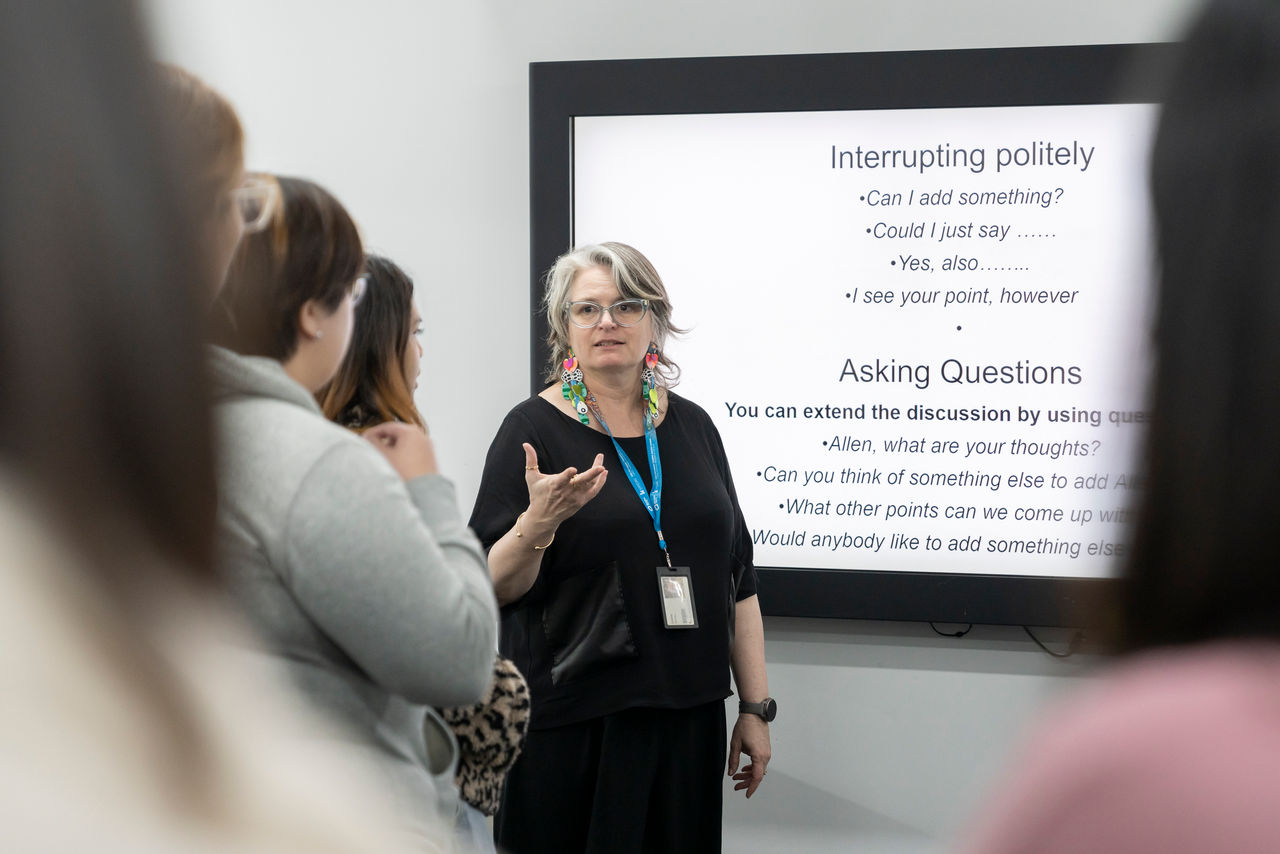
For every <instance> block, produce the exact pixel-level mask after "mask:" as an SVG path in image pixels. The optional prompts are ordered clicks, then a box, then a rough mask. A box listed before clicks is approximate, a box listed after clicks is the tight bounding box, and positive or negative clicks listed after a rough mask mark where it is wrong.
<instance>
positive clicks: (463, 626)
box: [210, 178, 497, 844]
mask: <svg viewBox="0 0 1280 854" xmlns="http://www.w3.org/2000/svg"><path fill="white" fill-rule="evenodd" d="M277 182H278V185H279V200H280V201H279V204H278V205H276V206H275V209H274V211H273V212H272V213H271V214H270V216H269V217H268V222H267V224H266V227H265V228H264V229H263V230H261V231H258V232H255V233H253V234H248V235H246V236H245V237H244V239H243V240H242V241H241V243H240V248H239V250H238V251H237V255H236V257H235V259H234V260H233V262H232V266H231V270H230V272H229V274H228V277H227V281H226V284H225V285H224V286H223V288H222V292H221V293H220V294H219V296H218V300H217V303H216V304H215V306H214V308H213V318H214V323H215V329H214V341H215V342H216V343H217V344H218V345H220V346H215V347H213V348H212V349H211V357H210V368H211V371H212V375H213V381H214V395H215V415H216V424H217V430H218V448H219V461H218V490H219V499H220V500H219V513H218V528H217V540H218V542H217V545H218V559H219V561H220V563H221V566H222V567H223V568H224V570H225V571H226V572H227V574H228V576H229V579H230V581H231V583H232V586H233V588H234V590H235V593H236V595H237V597H238V599H239V600H240V602H241V604H242V605H243V607H244V609H245V612H246V613H247V614H248V616H249V617H250V619H251V620H252V622H253V624H254V626H255V627H256V628H257V629H258V630H259V632H260V633H261V634H262V636H263V638H264V639H265V640H266V642H267V647H268V650H267V651H268V652H269V653H270V654H271V655H273V656H276V657H277V658H278V659H279V660H280V661H282V662H283V663H284V665H285V666H286V667H287V668H288V670H289V672H290V673H291V674H292V676H293V677H294V679H295V681H296V682H297V684H298V685H299V686H300V687H301V689H302V690H303V692H304V693H305V694H306V696H307V697H308V698H309V699H310V700H311V701H312V702H313V703H314V705H315V707H316V708H318V709H321V710H323V711H324V712H325V713H326V714H328V715H330V716H331V717H333V718H334V719H335V720H337V721H341V722H342V723H343V724H344V726H345V730H346V733H347V735H348V737H349V738H350V739H351V741H352V742H353V743H355V744H359V745H361V746H363V747H364V748H365V749H366V751H367V752H368V754H369V755H370V756H371V757H374V758H376V759H377V761H378V765H379V768H380V769H381V771H382V774H383V776H384V778H385V780H386V782H387V784H388V790H389V792H390V793H391V794H393V795H394V796H395V805H396V807H397V808H398V809H399V811H400V813H401V815H402V816H403V822H404V826H405V827H406V828H407V829H408V830H410V831H411V832H414V833H416V834H418V835H419V836H421V837H422V838H423V839H425V840H428V841H434V842H436V843H438V844H445V842H446V841H447V839H448V837H449V835H450V830H449V828H451V827H452V825H453V824H454V822H455V821H456V817H457V816H456V814H457V811H458V809H459V805H458V799H457V792H456V789H455V788H454V783H453V777H454V772H455V764H456V761H457V748H456V744H455V742H454V740H453V736H452V735H451V733H450V731H449V729H448V727H447V726H446V725H445V723H444V722H443V720H442V719H441V718H440V716H439V715H438V714H437V713H436V712H435V711H434V709H432V708H431V707H433V706H454V705H460V704H463V703H472V702H475V701H476V700H477V699H479V697H480V696H481V694H483V693H484V691H485V689H486V687H488V684H489V679H490V676H491V675H492V667H493V657H494V650H495V647H496V646H497V607H496V605H495V603H494V597H493V586H492V584H491V582H490V581H489V574H488V567H487V566H486V564H485V559H484V554H483V552H481V550H480V545H479V543H478V542H477V541H476V538H475V536H474V535H473V534H472V533H471V532H470V531H469V530H468V529H467V527H466V525H465V524H464V523H463V521H462V518H461V516H460V514H459V512H458V507H457V501H456V498H455V496H454V490H453V484H452V483H451V482H450V481H448V480H447V479H446V478H445V477H444V476H442V475H441V474H440V473H439V469H438V466H437V464H436V457H435V448H434V445H433V443H432V441H431V439H430V438H429V437H428V436H427V434H426V432H425V431H424V430H423V429H422V428H421V427H420V426H418V425H417V424H410V423H402V422H389V423H384V424H380V425H378V426H376V427H373V428H372V429H370V430H368V431H366V432H365V433H364V434H363V436H357V435H355V434H353V433H352V432H350V431H349V430H344V429H342V428H341V427H339V426H338V425H336V424H333V423H332V422H330V421H328V420H326V419H325V417H324V415H323V414H322V412H321V410H320V406H319V405H318V404H317V402H316V400H315V397H314V395H315V394H316V392H318V391H319V390H320V389H321V388H323V387H324V386H325V385H326V384H327V383H328V382H329V381H330V380H331V379H332V378H333V376H334V375H335V374H336V373H337V371H338V368H339V366H340V365H341V364H342V362H343V358H344V356H345V354H346V352H347V348H348V345H349V343H350V341H351V335H352V328H353V323H354V316H355V312H357V311H360V306H359V302H360V300H361V297H362V295H363V293H364V291H365V288H366V285H367V279H366V278H365V277H364V276H363V267H364V254H363V247H362V243H361V240H360V236H359V233H358V232H357V230H356V226H355V223H354V222H353V221H352V219H351V217H350V216H349V215H348V213H347V211H346V210H345V209H344V208H343V206H342V205H341V203H339V202H338V200H337V199H335V198H334V197H333V196H332V195H331V194H329V193H328V192H327V191H326V190H324V189H323V188H321V187H319V186H317V185H316V184H314V183H312V182H310V181H306V180H303V179H299V178H278V179H277Z"/></svg>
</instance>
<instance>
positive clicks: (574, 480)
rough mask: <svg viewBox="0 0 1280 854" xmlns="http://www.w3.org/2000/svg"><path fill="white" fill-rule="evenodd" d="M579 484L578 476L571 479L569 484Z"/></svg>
mask: <svg viewBox="0 0 1280 854" xmlns="http://www.w3.org/2000/svg"><path fill="white" fill-rule="evenodd" d="M577 482H578V476H577V475H576V474H575V475H573V476H572V477H570V478H569V483H571V484H572V483H577Z"/></svg>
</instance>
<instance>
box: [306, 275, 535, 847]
mask: <svg viewBox="0 0 1280 854" xmlns="http://www.w3.org/2000/svg"><path fill="white" fill-rule="evenodd" d="M364 279H365V284H366V287H365V292H364V296H363V297H362V298H361V300H360V310H359V312H357V313H356V318H355V330H354V332H353V333H352V336H351V346H350V347H349V348H347V355H346V357H345V358H344V359H343V360H342V366H341V367H340V368H339V369H338V373H337V375H336V376H334V378H333V380H332V381H331V382H330V383H329V384H328V385H327V386H325V388H323V389H321V390H320V392H319V393H318V394H317V395H316V398H317V399H318V400H319V401H320V405H321V407H322V408H323V410H324V414H325V417H327V418H329V419H330V420H331V421H335V422H337V423H338V424H341V425H342V426H343V427H346V428H347V429H349V430H353V431H355V432H357V433H363V432H365V431H367V430H369V429H370V428H372V427H375V426H377V425H379V424H382V423H384V422H388V421H395V422H402V423H406V424H417V425H418V426H425V425H424V423H423V420H422V416H421V415H419V414H418V409H417V406H415V405H414V402H413V389H414V388H416V387H417V385H418V373H419V370H420V363H421V360H422V345H421V344H420V343H418V336H420V335H421V334H422V317H421V316H420V315H419V314H418V308H417V306H416V305H414V300H413V281H412V280H411V279H410V278H409V276H408V275H407V274H406V273H405V272H404V270H402V269H400V267H399V266H397V265H396V264H395V262H393V261H391V260H389V259H387V258H383V257H382V256H380V255H367V256H365V262H364ZM441 713H442V715H443V716H444V718H445V720H446V721H447V722H448V724H449V726H450V727H451V728H452V730H453V732H454V734H455V736H456V737H457V740H458V747H459V751H460V753H459V761H458V771H457V783H458V789H459V794H460V795H461V799H462V803H461V804H460V806H461V812H460V814H459V816H458V835H459V838H461V839H462V840H464V841H465V843H466V844H467V845H468V847H469V848H474V849H475V850H476V851H493V850H494V846H493V838H492V836H491V835H490V834H489V831H488V827H487V826H486V823H485V819H484V816H485V814H488V815H493V813H494V811H495V810H496V809H497V807H498V795H499V793H500V792H501V791H502V783H503V781H504V779H505V777H506V773H507V771H508V769H509V768H510V767H511V763H513V762H514V761H515V759H516V756H517V755H519V753H520V746H521V745H522V744H523V742H524V733H525V730H526V728H527V726H528V721H529V688H528V685H527V684H526V683H525V680H524V677H522V676H521V675H520V671H519V670H517V669H516V667H515V665H514V664H513V663H512V662H511V661H510V660H508V659H505V658H502V657H500V656H499V657H498V658H497V659H496V660H495V662H494V673H493V679H492V681H491V684H490V685H489V688H488V689H487V690H486V692H485V695H484V697H482V698H481V701H480V702H479V703H476V704H470V705H465V706H454V707H450V708H445V709H442V710H441Z"/></svg>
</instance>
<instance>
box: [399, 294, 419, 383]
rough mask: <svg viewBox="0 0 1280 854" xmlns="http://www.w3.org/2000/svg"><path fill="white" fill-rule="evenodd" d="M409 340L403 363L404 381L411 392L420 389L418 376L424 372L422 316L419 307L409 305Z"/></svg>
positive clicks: (405, 347)
mask: <svg viewBox="0 0 1280 854" xmlns="http://www.w3.org/2000/svg"><path fill="white" fill-rule="evenodd" d="M409 309H410V312H411V313H410V317H409V340H408V341H407V342H405V345H404V353H403V354H401V361H402V362H403V363H404V381H405V385H407V386H408V387H409V389H410V390H413V391H416V390H417V388H418V375H419V374H420V373H421V372H422V340H421V337H422V331H423V330H422V315H420V314H418V306H417V305H416V304H414V303H413V302H410V303H409Z"/></svg>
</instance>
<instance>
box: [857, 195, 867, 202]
mask: <svg viewBox="0 0 1280 854" xmlns="http://www.w3.org/2000/svg"><path fill="white" fill-rule="evenodd" d="M866 200H867V197H866V196H858V201H860V202H865V201H866Z"/></svg>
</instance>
